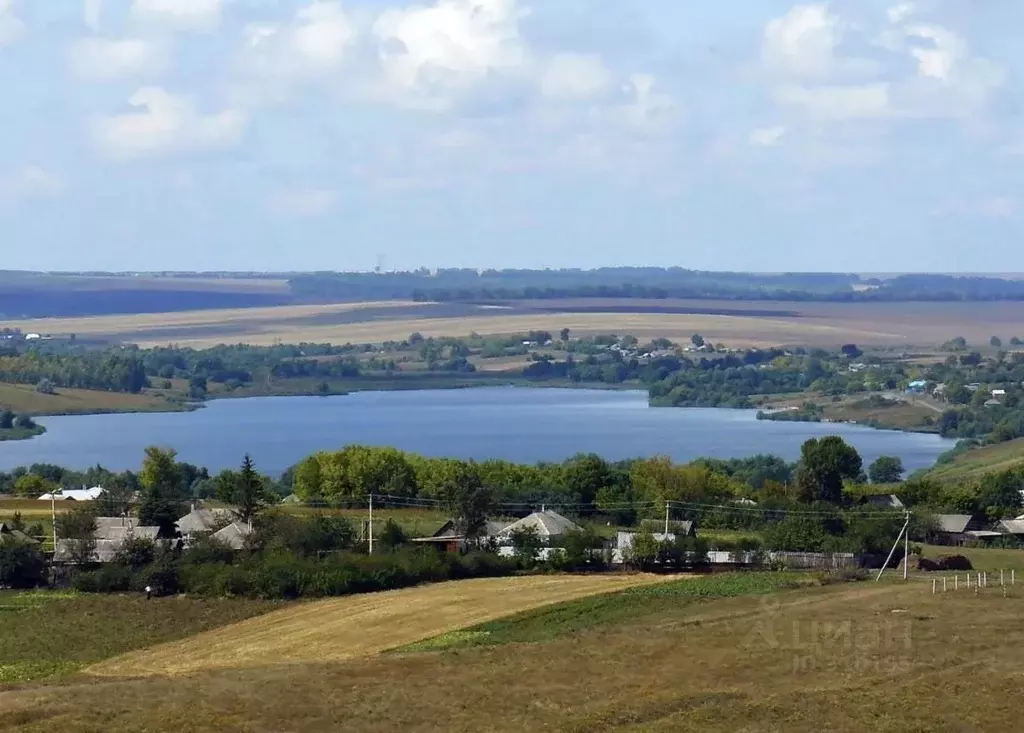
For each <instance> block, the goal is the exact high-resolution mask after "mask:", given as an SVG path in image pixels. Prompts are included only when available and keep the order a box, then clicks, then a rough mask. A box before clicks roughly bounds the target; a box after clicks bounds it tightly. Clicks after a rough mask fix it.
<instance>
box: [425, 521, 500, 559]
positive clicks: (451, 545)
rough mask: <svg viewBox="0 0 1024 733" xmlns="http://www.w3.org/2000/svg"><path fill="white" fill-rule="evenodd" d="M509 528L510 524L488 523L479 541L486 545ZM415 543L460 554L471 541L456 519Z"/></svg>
mask: <svg viewBox="0 0 1024 733" xmlns="http://www.w3.org/2000/svg"><path fill="white" fill-rule="evenodd" d="M507 526H508V522H492V521H487V522H486V523H485V525H484V531H483V534H482V535H481V536H480V538H479V539H480V540H481V541H483V542H485V543H486V542H488V541H490V540H492V539H495V538H496V537H497V535H498V533H500V532H501V531H502V530H503V529H505V527H507ZM413 542H415V543H417V544H421V545H434V546H436V547H440V548H442V549H444V550H445V551H446V552H460V551H462V550H465V549H466V548H467V546H468V542H469V541H468V539H467V537H466V533H465V532H464V531H463V529H462V528H461V527H460V526H459V523H458V522H456V521H455V520H454V519H449V520H448V521H447V522H445V523H444V524H442V525H441V526H440V527H438V529H437V531H436V532H434V534H432V535H430V536H429V537H417V538H415V539H414V540H413Z"/></svg>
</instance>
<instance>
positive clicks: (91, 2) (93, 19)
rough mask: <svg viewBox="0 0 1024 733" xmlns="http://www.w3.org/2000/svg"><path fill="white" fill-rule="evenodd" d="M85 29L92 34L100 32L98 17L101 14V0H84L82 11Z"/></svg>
mask: <svg viewBox="0 0 1024 733" xmlns="http://www.w3.org/2000/svg"><path fill="white" fill-rule="evenodd" d="M83 13H84V16H85V17H84V20H85V27H86V28H88V29H89V30H91V31H92V32H93V33H99V32H100V16H101V15H102V13H103V0H85V8H84V9H83Z"/></svg>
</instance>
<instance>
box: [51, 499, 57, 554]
mask: <svg viewBox="0 0 1024 733" xmlns="http://www.w3.org/2000/svg"><path fill="white" fill-rule="evenodd" d="M50 522H51V525H52V526H53V554H54V555H56V554H57V500H56V499H55V498H54V496H53V492H52V491H51V492H50Z"/></svg>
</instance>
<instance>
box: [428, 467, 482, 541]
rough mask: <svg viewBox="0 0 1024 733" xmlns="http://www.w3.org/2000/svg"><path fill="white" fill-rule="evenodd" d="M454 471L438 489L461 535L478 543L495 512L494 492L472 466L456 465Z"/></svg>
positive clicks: (477, 469) (478, 470) (476, 468)
mask: <svg viewBox="0 0 1024 733" xmlns="http://www.w3.org/2000/svg"><path fill="white" fill-rule="evenodd" d="M453 469H454V470H452V471H450V472H449V473H448V475H446V476H445V477H444V479H443V481H442V483H441V485H440V487H439V488H440V493H441V498H442V501H444V504H445V507H446V508H447V509H448V510H449V511H450V512H452V514H453V515H454V518H455V523H456V525H457V526H458V528H459V529H460V531H461V532H462V533H463V535H464V536H465V537H466V538H467V539H468V540H470V541H472V540H476V539H479V538H480V537H482V536H483V534H484V532H485V530H486V527H487V517H489V516H490V514H491V512H492V511H493V510H494V505H495V497H494V492H493V491H491V489H490V488H488V487H487V486H484V483H483V481H482V479H481V478H480V469H479V468H478V466H477V465H476V464H475V463H472V462H464V461H457V462H456V463H455V465H454V466H453Z"/></svg>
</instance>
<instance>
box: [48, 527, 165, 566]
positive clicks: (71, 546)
mask: <svg viewBox="0 0 1024 733" xmlns="http://www.w3.org/2000/svg"><path fill="white" fill-rule="evenodd" d="M136 522H137V520H136V519H135V518H134V517H96V531H95V532H94V534H93V539H92V540H91V543H92V545H93V548H92V551H91V554H90V558H89V561H90V562H101V563H105V562H113V560H114V558H115V557H116V556H117V553H118V552H119V551H120V550H121V548H122V547H123V546H124V544H125V543H126V542H128V541H129V540H132V539H146V540H152V541H153V542H156V540H157V537H158V536H159V534H160V528H159V527H150V526H142V525H139V524H137V523H136ZM82 550H83V542H82V541H81V540H74V539H62V538H58V539H57V548H56V551H55V552H54V553H53V560H54V562H76V561H78V560H80V559H81V555H82V554H83V553H82Z"/></svg>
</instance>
